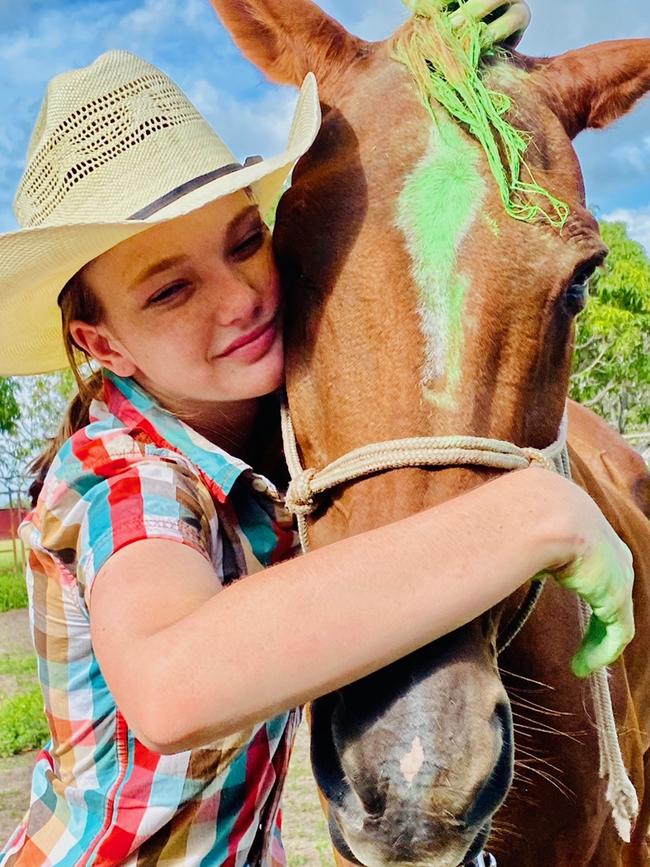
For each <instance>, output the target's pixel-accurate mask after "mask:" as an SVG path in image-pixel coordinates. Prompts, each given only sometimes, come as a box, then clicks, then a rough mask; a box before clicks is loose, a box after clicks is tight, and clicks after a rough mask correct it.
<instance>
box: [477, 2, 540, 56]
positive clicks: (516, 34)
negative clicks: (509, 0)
mask: <svg viewBox="0 0 650 867" xmlns="http://www.w3.org/2000/svg"><path fill="white" fill-rule="evenodd" d="M529 23H530V9H529V8H528V6H527V5H526V4H525V3H523V2H518V3H514V4H513V5H512V6H511V7H510V8H509V9H508V11H507V12H506V13H505V14H504V15H501V16H500V17H499V18H497V20H496V21H493V22H492V23H491V24H488V28H487V29H488V35H489V38H490V40H491V41H492V43H493V44H495V45H502V44H503V43H504V42H507V43H508V45H509V46H510V47H512V48H514V46H515V45H517V44H518V43H519V41H520V40H521V37H522V36H523V35H524V31H525V30H526V28H527V27H528V25H529Z"/></svg>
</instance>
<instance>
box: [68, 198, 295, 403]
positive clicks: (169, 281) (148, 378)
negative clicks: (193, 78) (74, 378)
mask: <svg viewBox="0 0 650 867" xmlns="http://www.w3.org/2000/svg"><path fill="white" fill-rule="evenodd" d="M83 277H84V279H85V280H86V282H87V284H88V285H89V287H90V289H91V290H92V291H93V292H94V293H95V295H96V296H97V297H98V299H99V301H100V302H101V305H102V307H103V310H104V311H105V316H104V319H103V321H102V322H101V323H99V324H98V325H96V326H90V325H88V324H86V323H83V322H80V321H75V322H73V323H72V326H71V333H72V336H73V337H74V339H75V340H76V341H77V342H78V343H79V344H80V345H81V346H83V347H84V348H85V349H86V350H87V351H89V352H90V354H91V355H92V356H93V357H94V358H95V359H96V360H97V361H99V362H100V363H101V364H102V365H103V366H105V367H107V368H109V369H110V370H112V371H113V372H114V373H116V374H118V375H120V376H133V377H134V378H135V379H136V380H137V381H138V382H139V383H140V384H141V385H142V386H143V387H144V388H146V389H147V390H148V391H149V392H150V393H152V394H153V395H155V396H156V397H158V398H159V399H160V400H161V401H162V402H163V403H164V404H165V405H166V406H168V407H170V408H174V407H176V406H185V405H195V404H198V405H200V404H203V403H207V402H209V403H214V402H219V403H234V402H240V401H243V400H248V399H250V398H255V397H259V396H261V395H264V394H268V393H269V392H271V391H273V390H274V389H276V388H277V387H278V386H279V385H280V383H281V382H282V368H283V355H282V334H281V321H280V320H281V317H280V293H279V281H278V274H277V270H276V267H275V263H274V260H273V254H272V250H271V237H270V232H269V230H268V228H267V227H266V226H265V225H264V223H263V222H262V220H261V218H260V214H259V211H258V209H257V207H256V206H255V205H254V204H252V202H251V199H250V198H249V196H248V194H247V193H246V192H244V191H242V192H238V193H234V194H232V195H230V196H228V197H226V198H223V199H219V200H217V201H216V202H212V203H211V204H209V205H206V206H205V207H203V208H201V209H200V210H197V211H194V212H193V213H190V214H188V215H187V216H184V217H179V218H177V219H174V220H172V221H170V222H169V223H162V224H160V225H158V226H155V227H154V228H152V229H149V230H147V231H146V232H143V233H142V234H140V235H136V236H135V237H133V238H130V239H128V240H127V241H124V242H123V243H121V244H118V246H116V247H114V248H113V249H112V250H109V251H108V252H106V253H104V254H102V255H101V256H99V257H98V258H97V259H95V260H93V261H92V262H91V263H90V264H89V265H87V266H86V268H85V269H84V272H83Z"/></svg>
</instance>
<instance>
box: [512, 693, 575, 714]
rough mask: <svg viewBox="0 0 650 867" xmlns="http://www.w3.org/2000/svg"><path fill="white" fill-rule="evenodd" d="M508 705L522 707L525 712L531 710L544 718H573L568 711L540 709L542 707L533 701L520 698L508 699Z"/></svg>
mask: <svg viewBox="0 0 650 867" xmlns="http://www.w3.org/2000/svg"><path fill="white" fill-rule="evenodd" d="M510 704H511V705H512V706H513V707H523V708H525V709H526V710H532V711H535V712H536V713H541V714H544V716H554V717H567V716H574V714H572V713H571V712H570V711H564V710H552V709H551V708H547V707H542V705H540V704H537V703H536V702H534V701H530V700H529V699H525V698H521V696H514V697H512V696H511V697H510Z"/></svg>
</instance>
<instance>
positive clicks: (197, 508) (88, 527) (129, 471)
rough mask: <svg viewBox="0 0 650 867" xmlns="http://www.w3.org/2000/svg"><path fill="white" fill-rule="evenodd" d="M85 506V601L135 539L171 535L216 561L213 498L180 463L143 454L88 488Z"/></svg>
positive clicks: (81, 551) (81, 572)
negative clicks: (118, 554)
mask: <svg viewBox="0 0 650 867" xmlns="http://www.w3.org/2000/svg"><path fill="white" fill-rule="evenodd" d="M83 505H84V509H83V517H82V519H81V522H80V526H79V536H78V543H77V558H76V559H77V581H78V583H79V587H80V590H81V594H82V596H84V597H85V598H86V599H88V595H89V593H90V589H91V587H92V582H93V581H94V579H95V576H96V575H97V573H98V572H99V571H100V569H101V568H102V566H103V565H104V564H105V563H106V561H107V560H108V558H109V557H111V556H112V555H113V554H115V553H116V552H117V551H119V550H120V549H121V548H124V547H125V546H126V545H130V544H131V543H133V542H138V541H142V540H143V539H168V540H171V541H176V542H179V543H181V544H185V545H189V546H190V547H192V548H194V549H196V550H197V551H198V552H199V553H201V554H202V555H203V556H204V557H206V559H208V560H211V550H210V549H211V537H212V530H211V523H212V522H213V518H214V515H211V514H210V507H211V506H212V500H211V498H210V495H209V494H208V492H207V491H206V490H205V489H204V488H203V486H202V485H201V482H200V481H199V479H198V478H197V477H195V476H193V475H192V474H191V473H190V472H189V470H187V469H186V468H185V467H184V466H183V465H181V464H179V463H177V462H175V461H171V460H165V459H157V458H144V459H143V460H140V461H136V462H133V463H130V464H128V465H126V466H125V465H124V464H123V465H122V466H121V468H120V470H119V471H118V472H116V473H115V474H113V475H110V476H108V477H106V478H103V479H100V480H98V481H97V483H96V484H94V485H92V487H90V488H89V490H87V491H86V492H85V494H84V496H83ZM212 511H214V510H213V508H212Z"/></svg>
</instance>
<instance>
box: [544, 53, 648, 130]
mask: <svg viewBox="0 0 650 867" xmlns="http://www.w3.org/2000/svg"><path fill="white" fill-rule="evenodd" d="M533 78H534V80H536V81H537V83H538V84H539V85H541V91H542V93H543V94H544V96H545V99H546V102H547V103H548V105H549V106H550V108H551V109H552V110H553V112H554V113H555V114H556V115H557V117H559V119H560V120H561V121H562V123H563V125H564V128H565V129H566V131H567V134H568V135H569V137H570V138H575V136H576V135H577V134H578V133H579V132H582V130H583V129H593V128H600V127H604V126H607V125H608V124H610V123H613V122H614V121H615V120H618V118H619V117H621V116H622V115H624V114H625V113H626V112H627V111H629V110H630V109H631V108H632V107H633V106H634V104H635V103H636V102H637V101H638V100H639V99H641V97H642V96H644V95H645V94H646V93H648V91H650V39H622V40H618V41H615V42H602V43H600V44H599V45H590V46H589V47H587V48H581V49H579V50H577V51H569V52H568V53H567V54H562V55H561V56H559V57H552V58H550V59H548V60H540V61H537V63H536V68H535V71H534V73H533Z"/></svg>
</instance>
